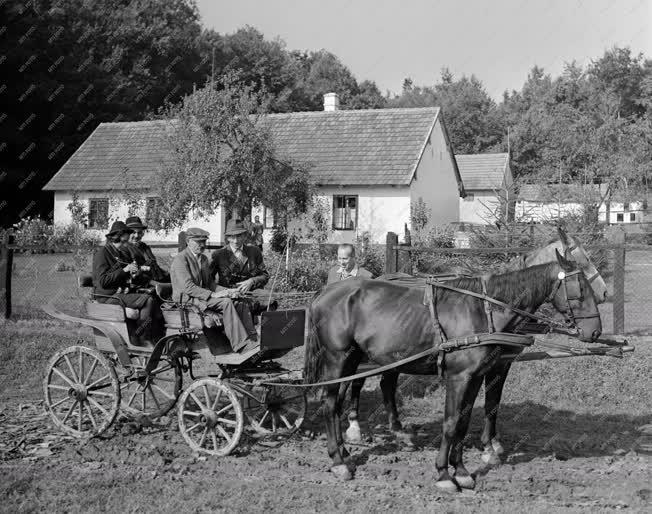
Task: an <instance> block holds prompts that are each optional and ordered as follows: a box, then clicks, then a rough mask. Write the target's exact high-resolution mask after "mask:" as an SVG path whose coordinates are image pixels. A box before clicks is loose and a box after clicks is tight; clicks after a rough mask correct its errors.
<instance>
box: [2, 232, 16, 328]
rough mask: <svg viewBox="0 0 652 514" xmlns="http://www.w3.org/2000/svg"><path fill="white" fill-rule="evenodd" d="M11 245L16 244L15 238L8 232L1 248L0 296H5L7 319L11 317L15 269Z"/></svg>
mask: <svg viewBox="0 0 652 514" xmlns="http://www.w3.org/2000/svg"><path fill="white" fill-rule="evenodd" d="M11 244H14V236H13V234H11V233H10V232H6V233H5V237H4V239H3V241H2V247H0V294H1V295H2V296H4V303H5V308H4V317H5V319H9V318H10V317H11V274H12V271H13V270H12V269H13V267H14V250H13V249H12V248H9V245H11ZM2 293H4V294H2Z"/></svg>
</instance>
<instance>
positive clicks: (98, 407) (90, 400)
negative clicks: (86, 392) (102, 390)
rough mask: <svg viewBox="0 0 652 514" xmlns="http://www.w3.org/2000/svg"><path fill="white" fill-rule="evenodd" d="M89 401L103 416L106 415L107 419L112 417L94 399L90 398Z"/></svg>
mask: <svg viewBox="0 0 652 514" xmlns="http://www.w3.org/2000/svg"><path fill="white" fill-rule="evenodd" d="M87 399H88V401H89V402H90V403H92V404H93V405H94V406H95V408H96V409H98V410H99V411H101V412H102V414H104V415H105V416H106V417H107V418H108V417H110V414H109V412H108V411H107V410H106V409H105V408H104V407H102V406H101V405H100V404H99V403H97V402H96V401H95V400H94V399H93V398H91V397H90V396H89V397H88V398H87Z"/></svg>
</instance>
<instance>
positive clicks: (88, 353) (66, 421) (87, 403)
mask: <svg viewBox="0 0 652 514" xmlns="http://www.w3.org/2000/svg"><path fill="white" fill-rule="evenodd" d="M43 393H44V396H45V408H46V410H47V412H48V413H49V414H50V417H51V418H52V421H53V422H54V424H55V425H57V426H58V427H59V428H60V429H62V430H63V431H65V432H66V433H68V434H70V435H73V436H75V437H92V436H96V435H99V434H101V433H102V432H104V431H105V430H106V429H107V428H108V427H109V426H110V425H111V423H113V421H114V420H115V417H116V415H117V414H118V410H119V406H120V387H119V383H118V376H117V375H116V372H115V369H114V367H113V365H112V364H111V363H110V362H109V361H108V360H107V359H106V358H105V357H104V356H103V355H102V354H101V353H100V352H98V351H97V350H94V349H92V348H87V347H85V346H79V345H75V346H71V347H69V348H64V349H63V350H59V351H58V352H56V353H55V354H54V355H53V356H52V358H51V359H50V361H49V362H48V366H47V371H46V375H45V378H44V379H43Z"/></svg>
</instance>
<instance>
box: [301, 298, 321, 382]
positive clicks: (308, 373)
mask: <svg viewBox="0 0 652 514" xmlns="http://www.w3.org/2000/svg"><path fill="white" fill-rule="evenodd" d="M322 353H323V351H322V348H321V343H320V341H319V334H318V333H317V326H316V325H315V316H314V311H313V308H312V305H311V306H310V308H309V309H308V341H307V342H306V352H305V356H304V363H303V381H304V383H306V384H314V383H315V382H319V379H320V377H321V364H322V361H321V356H322Z"/></svg>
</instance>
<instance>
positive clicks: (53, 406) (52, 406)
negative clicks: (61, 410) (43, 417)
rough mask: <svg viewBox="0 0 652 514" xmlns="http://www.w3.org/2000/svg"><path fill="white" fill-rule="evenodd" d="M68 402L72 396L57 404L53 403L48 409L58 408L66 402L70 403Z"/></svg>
mask: <svg viewBox="0 0 652 514" xmlns="http://www.w3.org/2000/svg"><path fill="white" fill-rule="evenodd" d="M70 400H72V396H66V397H65V398H63V399H61V400H59V401H58V402H56V403H53V404H52V405H51V406H50V408H51V409H54V408H55V407H58V406H59V405H61V404H62V403H64V402H67V401H70Z"/></svg>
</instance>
